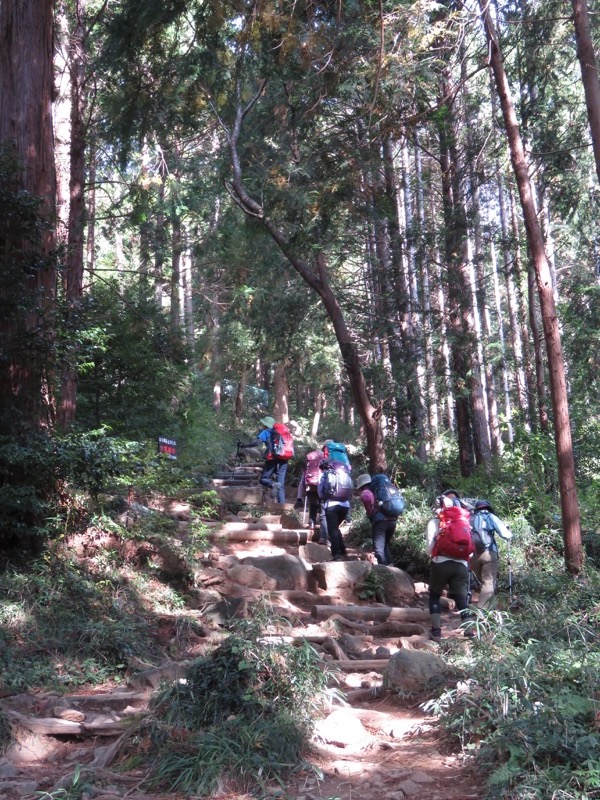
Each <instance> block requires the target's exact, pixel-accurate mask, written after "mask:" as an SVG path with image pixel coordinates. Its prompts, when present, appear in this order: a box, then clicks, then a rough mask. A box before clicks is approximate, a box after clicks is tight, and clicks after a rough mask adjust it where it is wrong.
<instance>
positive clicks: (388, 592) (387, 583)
mask: <svg viewBox="0 0 600 800" xmlns="http://www.w3.org/2000/svg"><path fill="white" fill-rule="evenodd" d="M373 572H374V573H375V574H376V575H379V577H380V578H381V579H382V581H383V591H384V593H385V599H386V602H387V604H388V605H390V606H399V607H404V606H406V605H411V604H412V603H414V602H415V600H416V597H417V596H416V593H415V584H414V582H413V579H412V578H411V577H410V575H409V574H408V573H406V572H404V570H402V569H398V567H389V566H386V565H385V564H374V565H373Z"/></svg>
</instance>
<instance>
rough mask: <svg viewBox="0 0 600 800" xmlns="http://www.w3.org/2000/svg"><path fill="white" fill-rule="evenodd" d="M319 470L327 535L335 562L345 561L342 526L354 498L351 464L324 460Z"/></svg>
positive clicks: (319, 488)
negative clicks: (351, 499)
mask: <svg viewBox="0 0 600 800" xmlns="http://www.w3.org/2000/svg"><path fill="white" fill-rule="evenodd" d="M319 468H320V470H321V473H322V474H321V478H320V480H319V485H318V487H317V493H318V495H319V499H320V500H321V505H322V508H323V511H324V513H325V520H326V523H327V534H328V536H329V543H330V545H331V555H332V556H333V560H334V561H343V560H344V559H345V557H346V555H347V553H346V545H345V543H344V537H343V536H342V534H341V531H340V525H341V524H342V522H343V521H344V520H345V519H346V517H347V516H348V512H349V510H350V498H351V497H352V475H351V474H350V473H351V470H350V466H349V464H344V463H343V462H342V461H336V460H334V459H329V458H324V459H323V460H322V461H321V463H320V465H319Z"/></svg>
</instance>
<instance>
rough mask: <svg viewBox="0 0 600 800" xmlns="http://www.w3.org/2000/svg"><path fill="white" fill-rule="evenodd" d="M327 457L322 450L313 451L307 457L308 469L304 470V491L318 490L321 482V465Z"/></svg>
mask: <svg viewBox="0 0 600 800" xmlns="http://www.w3.org/2000/svg"><path fill="white" fill-rule="evenodd" d="M324 458H325V456H324V455H323V451H322V450H312V451H311V452H310V453H307V455H306V469H305V470H304V489H305V491H308V490H311V491H314V490H316V488H317V486H318V485H319V481H320V480H321V474H322V473H321V470H320V469H319V464H320V463H321V461H323V459H324Z"/></svg>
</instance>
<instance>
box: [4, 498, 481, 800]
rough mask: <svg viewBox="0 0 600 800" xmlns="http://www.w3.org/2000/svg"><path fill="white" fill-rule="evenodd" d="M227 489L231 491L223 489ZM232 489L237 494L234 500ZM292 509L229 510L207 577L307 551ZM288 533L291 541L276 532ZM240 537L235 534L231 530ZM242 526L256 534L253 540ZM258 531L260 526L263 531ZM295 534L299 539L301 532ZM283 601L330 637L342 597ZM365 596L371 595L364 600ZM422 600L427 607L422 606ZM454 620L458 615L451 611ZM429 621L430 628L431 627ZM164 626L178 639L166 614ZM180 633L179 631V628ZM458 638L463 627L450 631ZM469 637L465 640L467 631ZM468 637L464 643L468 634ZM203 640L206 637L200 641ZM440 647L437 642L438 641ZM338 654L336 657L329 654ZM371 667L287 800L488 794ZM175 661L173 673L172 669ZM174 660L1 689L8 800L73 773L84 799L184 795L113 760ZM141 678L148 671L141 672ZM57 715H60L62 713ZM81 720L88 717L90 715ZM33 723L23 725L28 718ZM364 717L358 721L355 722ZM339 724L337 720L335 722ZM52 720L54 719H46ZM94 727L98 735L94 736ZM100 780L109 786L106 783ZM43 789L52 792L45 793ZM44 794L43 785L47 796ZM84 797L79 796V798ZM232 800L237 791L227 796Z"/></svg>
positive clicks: (442, 799)
mask: <svg viewBox="0 0 600 800" xmlns="http://www.w3.org/2000/svg"><path fill="white" fill-rule="evenodd" d="M218 490H219V491H220V492H222V494H223V497H224V498H227V497H228V494H227V493H228V492H230V491H231V490H230V489H228V488H226V487H218ZM252 490H253V489H252V487H248V488H246V489H241V490H240V488H239V485H238V487H237V488H235V489H233V491H234V492H239V491H242V492H244V491H245V492H251V491H252ZM230 496H231V495H229V497H230ZM168 509H169V512H170V513H172V514H173V515H174V516H176V517H178V518H180V519H184V520H185V515H186V507H185V504H180V503H172V504H170V505H169V506H168ZM288 511H289V508H288V507H285V508H282V507H272V509H271V510H270V512H269V514H268V515H266V516H265V517H263V518H262V520H258V521H257V520H248V519H242V518H237V519H235V518H233V519H232V518H230V520H229V521H228V522H226V523H225V524H224V526H223V528H220V529H219V532H220V534H221V535H217V529H213V535H212V543H211V545H210V548H209V549H208V551H207V552H206V553H204V554H203V563H204V564H205V567H206V572H207V574H209V575H211V576H212V579H214V580H215V581H216V580H217V579H216V577H215V575H217V570H218V569H222V568H223V561H224V560H225V561H227V559H228V558H229V559H231V557H232V556H235V557H236V558H238V559H240V558H243V557H247V556H254V557H256V556H273V555H283V554H288V555H294V556H298V555H299V554H302V547H303V544H302V542H304V541H306V539H307V538H309V536H310V534H309V532H308V531H306V530H304V529H298V528H297V527H296V528H294V527H292V528H289V529H288V528H287V527H286V526H285V525H283V526H282V525H281V519H283V520H284V521H285V520H286V519H288V517H286V516H283V517H281V514H282V513H283V514H284V515H285V514H286V512H288ZM286 530H288V531H289V534H290V539H291V540H292V541H283V542H282V541H275V542H274V541H272V539H273V538H275V539H279V538H285V536H283V537H280V534H282V533H284V532H285V531H286ZM234 531H235V536H234V538H232V539H228V538H227V536H223V535H222V534H224V533H225V534H226V533H227V532H230V533H233V532H234ZM244 531H246V532H247V534H248V540H244V538H245V537H244ZM261 531H262V532H263V533H261ZM294 540H295V541H294ZM348 550H349V558H350V559H356V560H358V559H365V554H364V553H358V552H356V551H353V550H352V548H350V547H349V548H348ZM219 591H220V592H221V594H222V596H223V597H226V596H227V585H226V584H220V588H219ZM259 594H261V593H260V592H258V591H257V590H251V589H248V590H247V591H246V592H245V591H240V587H236V588H235V591H233V595H234V596H237V598H238V599H239V597H240V595H241V596H242V598H244V602H251V600H252V599H253V598H254V597H256V596H257V595H259ZM272 596H273V597H274V598H275V599H274V603H275V605H279V607H280V610H282V612H283V613H286V614H288V615H289V617H290V619H291V620H292V621H293V629H292V630H291V631H290V634H291V635H295V636H304V635H306V636H308V635H311V636H312V637H315V636H316V637H317V638H318V637H319V636H321V637H330V638H331V635H332V626H331V622H327V621H326V620H325V621H323V622H318V621H316V620H315V619H314V618H313V616H312V614H311V607H312V606H313V605H316V604H318V603H324V602H332V603H334V604H335V603H337V602H339V601H340V598H339V597H336V596H335V595H329V596H328V595H326V594H325V593H324V592H323V591H318V592H311V591H303V592H295V593H294V592H287V593H286V592H274V593H273V594H272ZM365 605H368V603H365ZM422 605H423V607H425V606H424V604H422ZM446 623H447V624H448V626H449V627H450V628H451V627H452V625H454V626H456V624H457V623H453V622H452V619H451V617H448V620H446ZM427 627H428V626H427ZM165 628H166V629H165V631H163V632H162V635H163V636H164V637H165V640H168V638H169V635H170V633H169V630H168V629H169V621H168V620H167V621H166V623H165ZM171 633H172V631H171ZM450 635H451V636H454V635H455V636H457V637H458V636H459V632H455V633H452V632H451V633H450ZM461 641H462V639H461ZM389 643H390V639H389V637H387V638H386V637H381V639H379V638H378V637H377V636H374V637H373V642H372V645H370V646H371V647H372V648H377V647H378V646H379V645H380V644H382V645H389ZM464 644H465V646H468V644H467V642H465V643H464ZM200 645H201V643H200ZM431 647H432V648H433V650H434V651H435V650H436V649H437V645H434V644H431ZM198 652H201V646H200V647H199V650H198V651H197V652H194V649H193V648H191V650H188V652H182V653H180V654H179V657H181V658H186V659H189V658H191V657H194V656H195V655H197V654H198ZM329 658H330V656H329ZM385 663H386V661H385V660H382V661H381V665H382V666H381V668H378V669H374V670H364V669H362V668H361V667H360V662H357V669H356V670H355V671H352V670H351V669H349V670H348V669H344V670H343V671H341V672H340V677H339V680H340V684H339V687H338V688H339V690H340V691H341V693H342V694H343V695H344V696H345V700H344V702H343V704H341V705H339V706H336V707H335V709H332V710H335V712H336V714H337V715H340V716H339V719H338V720H337V724H338V730H339V734H336V733H334V734H333V735H332V734H331V728H329V735H326V734H325V735H318V736H316V737H315V742H314V752H313V754H312V756H311V758H310V762H311V764H312V766H313V769H311V770H309V771H306V772H305V773H302V774H300V775H296V776H295V777H294V778H293V779H292V781H291V782H290V784H289V785H288V786H286V787H285V791H284V792H283V795H279V796H283V797H284V798H285V800H333V798H339V800H363V798H364V800H405V799H406V800H409V799H410V798H412V799H413V800H453V798H457V800H458V798H461V800H468V798H477V797H481V796H482V794H483V791H482V787H481V782H480V780H479V778H478V776H477V774H476V773H475V772H474V771H473V769H472V767H470V766H469V765H468V764H467V763H465V762H464V761H463V759H462V757H461V756H460V755H458V754H453V753H451V752H449V750H448V748H447V745H446V744H445V743H444V740H443V737H442V736H441V732H440V729H439V726H438V725H437V723H436V720H435V719H433V718H431V717H427V716H426V715H425V714H424V713H423V712H422V711H421V710H420V708H419V703H418V700H419V699H420V700H423V699H425V698H415V697H412V698H410V699H409V700H407V701H406V702H405V703H404V704H403V703H402V702H401V701H400V700H399V699H398V698H397V697H395V696H391V695H389V694H388V693H386V692H385V691H382V690H381V689H380V687H381V684H382V673H383V665H384V664H385ZM168 669H171V670H172V673H173V674H169V672H168ZM177 674H178V670H177V664H174V663H173V662H171V664H170V665H168V668H167V670H166V671H165V670H161V669H151V668H149V669H140V672H139V674H138V676H137V681H136V679H135V678H136V676H133V679H132V683H131V685H130V686H129V687H127V691H124V690H123V687H111V686H106V687H103V689H102V690H98V689H96V690H94V691H93V692H85V691H82V692H81V693H80V694H78V695H76V696H70V697H66V698H65V697H58V696H42V695H23V696H18V697H8V698H4V699H3V700H2V701H1V703H2V708H3V710H5V711H8V712H9V713H10V714H11V715H12V716H13V719H19V717H18V716H15V715H20V718H21V723H22V724H23V726H24V727H21V735H20V737H19V744H18V746H16V747H14V748H13V749H12V750H11V751H10V752H8V753H7V755H6V757H5V758H3V759H0V800H13V798H18V797H19V798H28V797H31V798H33V797H36V798H41V800H50V795H52V794H53V793H56V792H57V791H60V788H61V787H62V788H65V789H68V788H69V787H70V786H71V784H72V782H73V777H74V776H76V777H77V776H78V775H79V778H78V780H79V781H83V782H86V783H89V789H87V790H86V791H87V797H89V798H96V800H98V799H99V800H115V799H116V798H117V797H128V798H131V799H132V800H141V798H145V799H146V800H150V798H152V800H162V798H166V797H171V798H172V797H175V795H164V794H162V795H158V794H154V795H153V794H149V793H148V792H146V791H144V789H143V779H144V773H143V772H142V771H139V770H133V771H130V772H127V773H122V772H121V771H120V770H119V768H118V767H117V766H115V765H114V763H113V760H112V758H111V750H112V751H114V752H115V753H116V752H118V748H119V738H118V735H119V733H121V732H122V730H121V729H111V725H112V726H119V725H125V724H126V722H127V718H128V717H129V718H131V717H133V716H135V715H136V714H138V713H140V712H143V710H144V709H145V707H146V705H147V702H148V699H149V697H150V695H151V692H152V691H153V684H156V683H158V682H159V681H160V679H161V677H170V678H175V677H177ZM140 676H141V677H140ZM59 715H60V716H59ZM61 718H62V720H63V722H64V723H65V725H67V724H71V725H73V726H76V725H78V724H79V725H83V726H84V727H85V726H87V728H86V730H85V732H83V728H81V729H79V731H80V733H78V732H74V733H73V732H72V731H77V728H76V727H74V728H72V729H67V728H66V727H65V733H64V734H61V733H60V728H58V731H59V732H57V729H56V726H57V725H58V724H59V723H57V719H61ZM82 719H83V721H82ZM23 721H25V722H23ZM355 723H356V724H355ZM332 724H334V723H333V721H332ZM44 725H46V728H44ZM94 726H96V727H95V730H97V731H98V734H99V735H94ZM338 739H339V740H338ZM99 787H101V788H99ZM44 792H47V793H48V794H46V795H45V796H44V794H43V793H44ZM40 793H41V794H40ZM78 796H79V795H78ZM228 797H229V798H233V796H232V795H228Z"/></svg>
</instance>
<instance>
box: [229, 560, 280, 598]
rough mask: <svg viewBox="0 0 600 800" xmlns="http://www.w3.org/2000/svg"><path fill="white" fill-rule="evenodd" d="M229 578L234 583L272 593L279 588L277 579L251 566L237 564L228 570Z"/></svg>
mask: <svg viewBox="0 0 600 800" xmlns="http://www.w3.org/2000/svg"><path fill="white" fill-rule="evenodd" d="M227 577H228V578H229V579H230V580H231V581H233V582H234V583H239V584H241V585H242V586H249V587H250V588H252V589H266V590H268V591H270V590H272V589H276V588H277V581H276V580H275V578H270V577H269V576H268V575H267V574H266V573H265V572H264V571H263V570H262V569H258V568H257V567H253V566H251V565H250V564H236V565H235V566H233V567H230V569H228V570H227Z"/></svg>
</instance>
